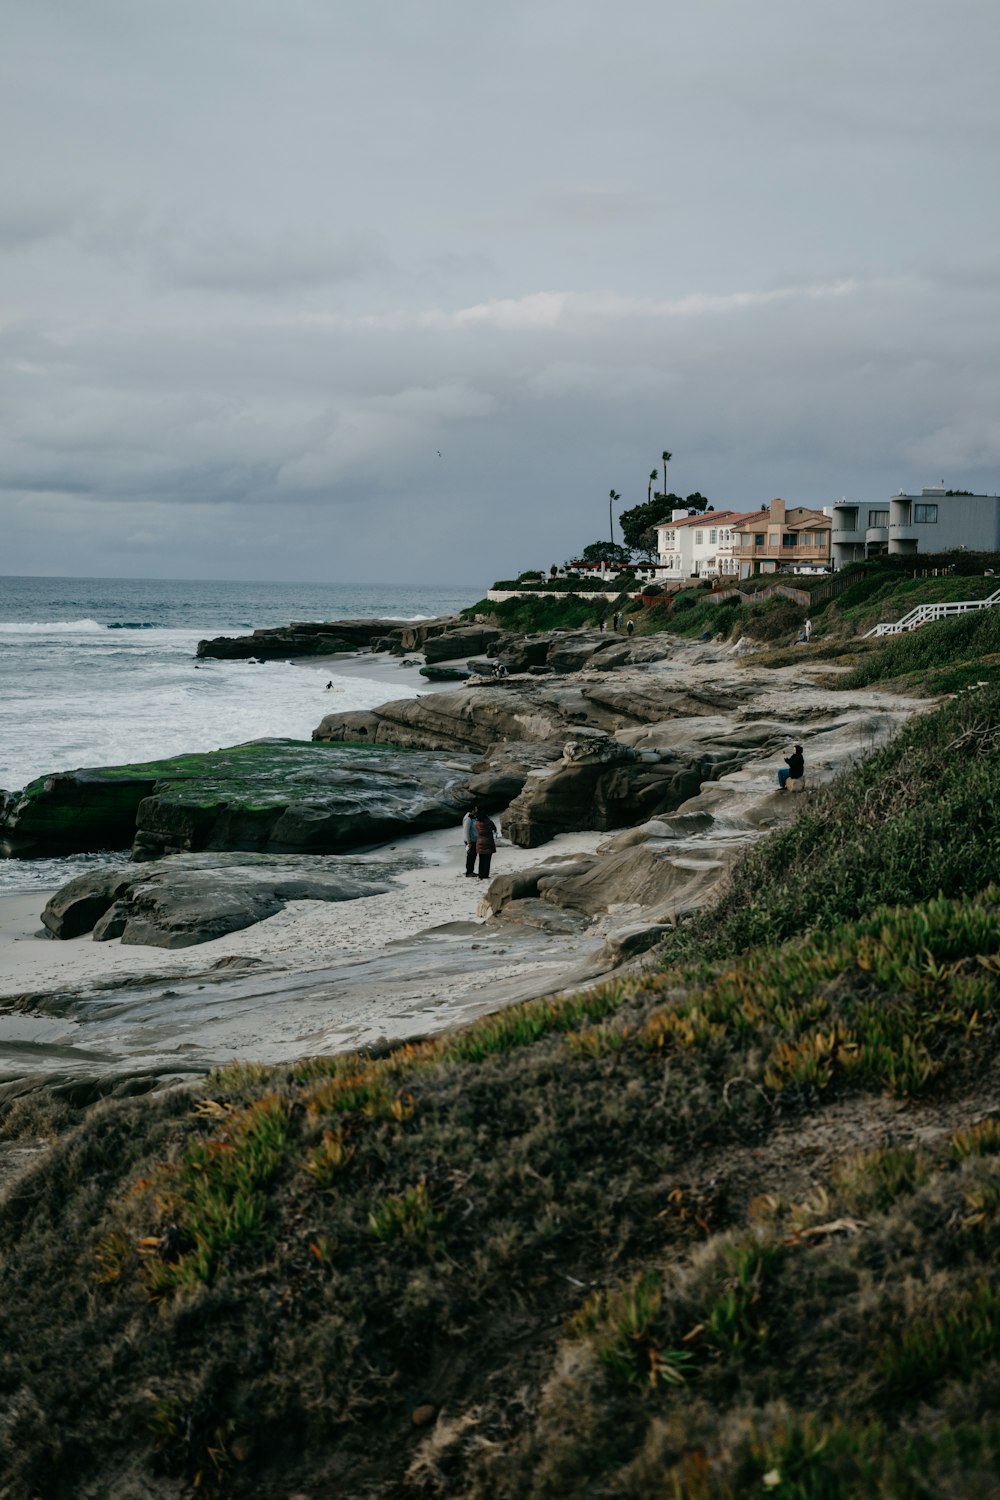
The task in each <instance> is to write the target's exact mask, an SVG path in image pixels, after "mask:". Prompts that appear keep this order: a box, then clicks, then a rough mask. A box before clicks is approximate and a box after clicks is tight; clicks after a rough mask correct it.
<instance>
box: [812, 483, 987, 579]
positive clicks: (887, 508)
mask: <svg viewBox="0 0 1000 1500" xmlns="http://www.w3.org/2000/svg"><path fill="white" fill-rule="evenodd" d="M830 509H831V514H832V519H833V535H832V543H833V564H834V567H837V568H843V567H846V565H847V564H848V563H851V562H856V561H858V560H859V559H861V558H865V557H878V556H879V555H880V554H882V553H889V554H890V555H892V554H901V555H904V556H905V555H909V556H913V555H915V554H916V553H918V552H923V553H928V552H950V551H952V550H953V549H955V548H958V547H963V548H965V549H966V551H968V552H995V551H997V550H1000V496H997V495H970V494H965V493H959V492H958V491H955V490H947V489H945V487H944V485H931V486H928V487H925V488H924V489H923V490H921V492H920V494H919V495H904V494H903V491H902V490H900V491H899V493H898V494H896V495H893V496H892V497H891V498H890V499H889V500H883V501H882V502H880V503H875V504H867V505H866V504H865V503H864V502H862V501H857V500H841V501H840V502H839V503H838V504H836V505H833V506H831V507H830Z"/></svg>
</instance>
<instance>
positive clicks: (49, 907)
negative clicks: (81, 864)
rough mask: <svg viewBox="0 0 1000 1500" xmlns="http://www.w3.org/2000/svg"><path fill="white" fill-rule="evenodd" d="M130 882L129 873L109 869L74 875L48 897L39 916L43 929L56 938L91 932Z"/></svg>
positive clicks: (112, 867)
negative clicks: (40, 916)
mask: <svg viewBox="0 0 1000 1500" xmlns="http://www.w3.org/2000/svg"><path fill="white" fill-rule="evenodd" d="M133 878H134V877H133V875H132V872H131V871H129V870H128V869H122V867H121V866H108V865H105V866H104V867H103V868H102V869H99V870H88V871H87V872H86V873H85V874H83V875H77V876H76V877H75V878H74V879H73V880H71V881H69V882H68V883H67V884H66V885H64V886H63V887H62V888H61V889H60V890H58V891H56V893H55V895H54V896H50V897H49V899H48V901H47V903H46V906H45V910H44V911H43V912H42V924H43V926H45V927H47V928H48V930H49V931H50V932H51V933H52V935H53V936H54V937H58V938H75V937H80V935H81V934H82V933H84V932H90V931H91V930H92V928H93V927H94V925H95V923H96V922H98V921H99V920H100V919H101V918H102V917H103V916H104V914H105V913H106V912H107V911H108V910H109V909H110V908H111V907H112V906H113V905H114V903H115V901H116V899H117V898H118V896H119V895H120V893H121V892H122V891H124V890H126V889H127V888H128V886H129V883H130V881H131V880H132V879H133Z"/></svg>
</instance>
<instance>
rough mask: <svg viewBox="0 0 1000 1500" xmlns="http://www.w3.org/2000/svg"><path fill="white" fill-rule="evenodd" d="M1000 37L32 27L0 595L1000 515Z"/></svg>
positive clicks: (537, 562) (79, 6) (288, 7)
mask: <svg viewBox="0 0 1000 1500" xmlns="http://www.w3.org/2000/svg"><path fill="white" fill-rule="evenodd" d="M998 43H1000V6H998V5H997V3H996V0H948V3H944V0H756V3H755V4H752V5H751V4H748V3H747V0H683V3H682V0H504V3H503V4H500V5H497V4H487V3H485V0H401V3H383V4H380V5H374V4H364V3H362V0H168V3H166V4H164V3H162V0H155V3H154V0H7V4H6V6H5V7H4V37H3V46H2V50H0V129H2V133H3V141H4V150H3V152H2V153H0V574H3V573H63V574H95V575H108V576H114V575H126V576H159V577H200V578H274V579H285V580H303V581H307V580H322V579H332V580H347V579H351V580H357V581H370V580H375V579H380V578H381V579H389V580H393V581H396V580H398V581H402V580H404V579H414V578H423V579H426V580H427V581H434V582H455V583H460V584H464V583H466V582H473V583H476V584H479V583H481V582H482V581H483V576H484V574H490V575H491V577H500V576H506V575H508V574H509V573H511V572H512V571H515V570H519V569H521V568H525V567H531V566H548V564H549V563H551V562H562V561H563V560H564V559H565V558H566V557H568V556H571V555H573V554H574V553H575V552H577V551H578V550H579V548H580V547H582V546H583V545H584V544H585V543H587V542H589V541H592V540H594V539H595V538H597V537H600V536H603V535H604V534H605V532H606V527H607V512H608V503H607V497H608V491H609V489H610V488H611V487H614V488H615V489H616V490H618V491H620V492H621V494H622V496H623V497H624V503H637V502H638V501H640V500H644V499H645V497H646V481H647V476H648V474H649V471H650V469H651V468H652V467H653V466H654V465H655V464H657V463H658V460H659V455H660V453H661V451H662V450H663V448H665V447H666V448H669V449H670V450H672V452H673V454H674V458H673V462H672V464H671V465H670V470H669V479H670V485H671V488H673V489H675V490H677V491H679V492H681V493H688V492H689V491H691V490H694V489H698V490H701V491H703V492H704V493H705V494H707V495H708V496H709V498H710V499H711V500H712V501H713V502H714V503H715V504H716V505H733V506H737V507H740V508H749V507H751V506H756V505H758V504H759V503H760V502H761V501H763V500H766V499H768V498H770V497H771V496H775V495H781V496H784V497H785V498H786V499H787V500H788V501H789V502H790V503H800V504H809V505H824V504H829V503H830V502H831V501H833V500H838V499H840V498H841V496H843V495H846V496H848V497H850V498H855V497H859V498H861V499H863V500H876V499H883V498H884V497H885V496H886V495H888V494H889V493H891V492H892V491H894V490H897V489H898V488H900V486H902V487H903V488H906V489H912V488H914V487H917V488H919V487H920V486H921V485H922V484H930V483H936V482H938V481H939V480H940V479H941V478H944V479H945V481H946V482H947V483H948V484H950V485H951V486H953V487H959V488H965V489H974V490H981V489H987V490H989V491H991V492H992V491H994V490H997V489H1000V374H998V360H997V351H998V349H1000V261H998V257H997V246H998V245H1000V222H998V220H1000V194H998V192H997V181H998V161H1000V153H998V146H1000V90H998V88H997V86H996V75H997V70H998V64H1000V47H998Z"/></svg>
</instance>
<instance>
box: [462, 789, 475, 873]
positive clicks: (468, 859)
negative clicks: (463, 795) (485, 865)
mask: <svg viewBox="0 0 1000 1500" xmlns="http://www.w3.org/2000/svg"><path fill="white" fill-rule="evenodd" d="M478 817H479V808H478V807H470V808H469V811H468V812H467V813H466V815H465V817H464V818H463V819H462V837H463V839H464V840H465V878H466V880H475V878H476V819H477V818H478Z"/></svg>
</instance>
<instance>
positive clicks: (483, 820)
mask: <svg viewBox="0 0 1000 1500" xmlns="http://www.w3.org/2000/svg"><path fill="white" fill-rule="evenodd" d="M496 831H497V825H496V824H495V823H494V821H493V819H492V818H488V817H487V816H486V814H485V813H480V814H479V816H478V817H477V818H476V853H477V854H478V855H479V878H480V880H489V878H490V860H491V859H492V858H493V856H494V854H495V853H496V852H497V846H496V840H495V839H494V837H493V835H494V834H495V833H496Z"/></svg>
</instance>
